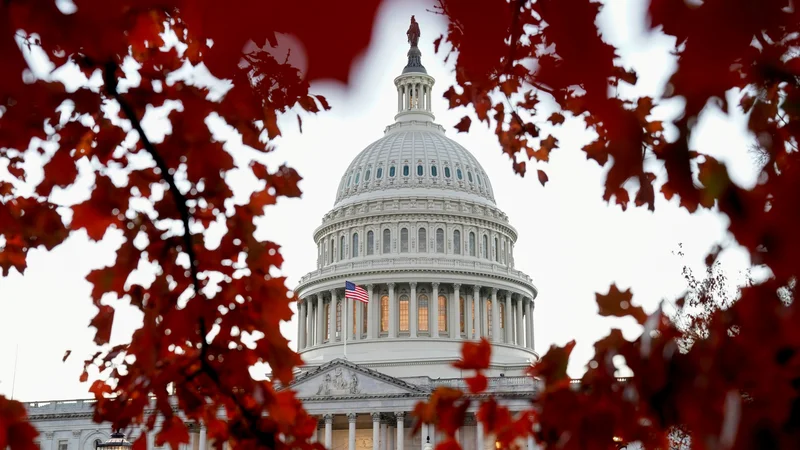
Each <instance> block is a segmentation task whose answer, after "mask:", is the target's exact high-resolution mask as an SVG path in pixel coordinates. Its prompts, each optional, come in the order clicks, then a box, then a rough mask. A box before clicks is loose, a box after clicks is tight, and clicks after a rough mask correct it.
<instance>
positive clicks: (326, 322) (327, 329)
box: [322, 303, 331, 340]
mask: <svg viewBox="0 0 800 450" xmlns="http://www.w3.org/2000/svg"><path fill="white" fill-rule="evenodd" d="M330 313H331V304H330V303H325V317H326V318H327V317H330ZM330 324H331V323H330V321H329V320H323V324H322V326H324V327H325V333H324V336H325V339H328V340H330V338H331V327H330Z"/></svg>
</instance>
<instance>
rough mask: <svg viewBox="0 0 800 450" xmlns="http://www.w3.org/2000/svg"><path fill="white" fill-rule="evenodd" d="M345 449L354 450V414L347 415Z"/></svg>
mask: <svg viewBox="0 0 800 450" xmlns="http://www.w3.org/2000/svg"><path fill="white" fill-rule="evenodd" d="M347 450H356V414H355V413H350V414H348V415H347Z"/></svg>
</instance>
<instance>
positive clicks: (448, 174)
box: [444, 167, 450, 178]
mask: <svg viewBox="0 0 800 450" xmlns="http://www.w3.org/2000/svg"><path fill="white" fill-rule="evenodd" d="M444 177H445V178H450V168H449V167H445V168H444Z"/></svg>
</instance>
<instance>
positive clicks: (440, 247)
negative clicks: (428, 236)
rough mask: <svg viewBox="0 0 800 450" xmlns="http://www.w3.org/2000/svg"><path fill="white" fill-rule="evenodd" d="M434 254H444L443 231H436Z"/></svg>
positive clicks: (439, 229)
mask: <svg viewBox="0 0 800 450" xmlns="http://www.w3.org/2000/svg"><path fill="white" fill-rule="evenodd" d="M436 253H444V230H443V229H441V228H437V229H436Z"/></svg>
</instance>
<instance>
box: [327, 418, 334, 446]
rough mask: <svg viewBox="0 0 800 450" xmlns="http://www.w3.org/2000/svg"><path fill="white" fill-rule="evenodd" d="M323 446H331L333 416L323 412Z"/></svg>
mask: <svg viewBox="0 0 800 450" xmlns="http://www.w3.org/2000/svg"><path fill="white" fill-rule="evenodd" d="M325 448H327V449H328V450H331V449H332V448H333V416H332V415H330V414H325Z"/></svg>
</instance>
